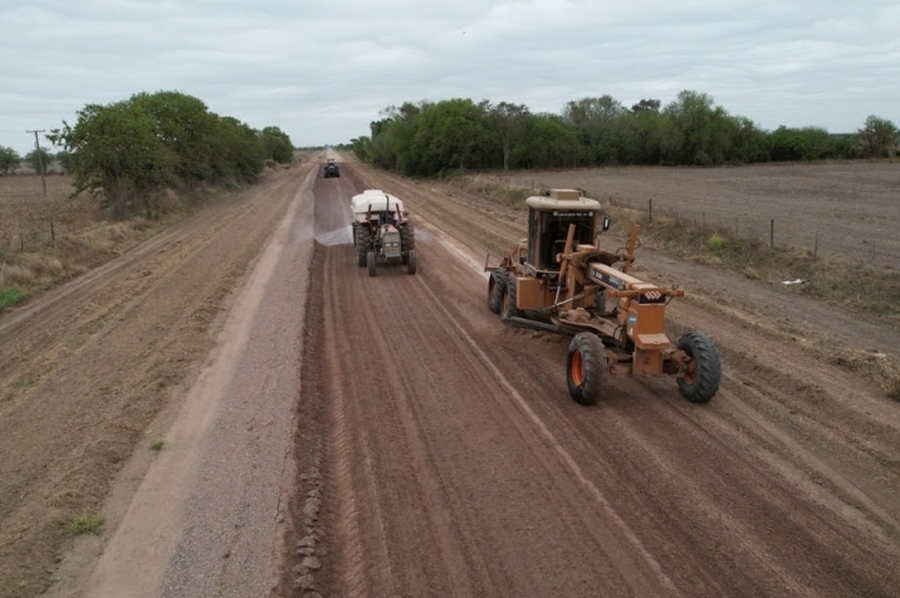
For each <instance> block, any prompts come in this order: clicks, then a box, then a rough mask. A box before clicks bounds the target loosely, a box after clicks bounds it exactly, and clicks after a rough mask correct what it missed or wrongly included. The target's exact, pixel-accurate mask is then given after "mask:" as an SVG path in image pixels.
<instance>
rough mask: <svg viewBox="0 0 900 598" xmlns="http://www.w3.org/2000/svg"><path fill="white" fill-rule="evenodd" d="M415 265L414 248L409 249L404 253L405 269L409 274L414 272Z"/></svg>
mask: <svg viewBox="0 0 900 598" xmlns="http://www.w3.org/2000/svg"><path fill="white" fill-rule="evenodd" d="M416 266H417V265H416V250H415V249H410V250H409V252H408V253H407V255H406V271H407V272H409V273H410V274H415V273H416Z"/></svg>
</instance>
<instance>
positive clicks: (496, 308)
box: [487, 268, 506, 314]
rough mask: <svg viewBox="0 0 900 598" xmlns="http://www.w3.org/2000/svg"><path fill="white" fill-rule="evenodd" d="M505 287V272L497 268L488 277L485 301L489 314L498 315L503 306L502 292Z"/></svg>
mask: <svg viewBox="0 0 900 598" xmlns="http://www.w3.org/2000/svg"><path fill="white" fill-rule="evenodd" d="M505 286H506V270H501V269H500V268H497V269H496V270H493V271H492V272H491V275H490V276H488V291H487V301H488V309H490V310H491V313H495V314H499V313H500V308H501V307H502V306H503V290H504V287H505Z"/></svg>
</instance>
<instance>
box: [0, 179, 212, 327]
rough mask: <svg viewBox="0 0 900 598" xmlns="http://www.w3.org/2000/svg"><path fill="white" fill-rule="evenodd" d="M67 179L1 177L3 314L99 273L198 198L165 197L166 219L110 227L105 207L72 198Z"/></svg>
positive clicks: (137, 219) (83, 198) (85, 198)
mask: <svg viewBox="0 0 900 598" xmlns="http://www.w3.org/2000/svg"><path fill="white" fill-rule="evenodd" d="M71 193H72V182H71V179H70V178H69V177H66V176H51V177H47V194H46V195H44V194H43V191H42V187H41V183H40V177H37V176H27V175H19V176H7V177H0V216H2V217H0V309H4V308H5V307H9V306H11V305H15V304H16V303H19V302H21V301H23V300H25V299H27V298H28V297H29V296H30V295H32V294H34V293H37V292H40V291H42V290H45V289H47V288H49V287H52V286H53V285H55V284H58V283H59V282H61V281H64V280H67V279H70V278H72V277H74V276H77V275H78V274H81V273H82V272H85V271H87V270H89V269H91V268H94V267H96V266H98V265H100V264H102V263H104V262H106V261H108V260H109V259H111V258H112V257H115V256H116V255H119V254H121V253H122V252H123V251H125V250H126V249H127V248H129V247H131V246H133V245H135V244H136V243H138V242H140V241H141V240H143V239H145V238H147V237H148V236H150V235H152V234H153V233H154V232H155V231H156V230H159V229H160V228H162V227H164V226H166V225H167V224H168V223H170V222H171V221H173V220H176V219H178V218H180V217H182V216H183V213H184V211H185V210H186V209H189V204H191V203H193V202H194V201H196V199H195V198H179V197H178V196H175V195H174V194H169V195H167V197H166V200H165V204H166V209H167V214H168V215H167V216H166V217H165V218H161V219H159V220H154V221H148V220H146V219H145V218H142V217H135V218H131V219H129V220H123V221H118V222H109V221H107V219H106V215H105V213H104V211H103V209H102V207H101V205H100V201H99V200H98V199H96V198H91V197H89V196H87V195H85V194H81V195H79V196H78V197H74V198H73V197H71Z"/></svg>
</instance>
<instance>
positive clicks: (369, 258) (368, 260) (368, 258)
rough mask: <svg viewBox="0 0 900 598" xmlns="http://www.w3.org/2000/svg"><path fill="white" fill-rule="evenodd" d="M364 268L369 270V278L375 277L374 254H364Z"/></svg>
mask: <svg viewBox="0 0 900 598" xmlns="http://www.w3.org/2000/svg"><path fill="white" fill-rule="evenodd" d="M366 267H367V268H368V269H369V276H375V274H376V270H375V252H374V251H370V252H369V253H367V254H366Z"/></svg>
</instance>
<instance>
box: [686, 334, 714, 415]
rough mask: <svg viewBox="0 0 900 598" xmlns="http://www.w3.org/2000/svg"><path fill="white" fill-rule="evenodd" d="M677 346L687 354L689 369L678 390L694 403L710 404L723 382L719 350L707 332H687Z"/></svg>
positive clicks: (687, 368)
mask: <svg viewBox="0 0 900 598" xmlns="http://www.w3.org/2000/svg"><path fill="white" fill-rule="evenodd" d="M676 346H677V347H678V348H679V349H681V350H682V351H684V352H685V353H686V354H687V367H686V369H685V371H684V372H683V373H682V375H681V376H680V377H679V378H678V390H680V391H681V394H682V396H684V398H686V399H687V400H688V401H691V402H692V403H706V402H708V401H709V400H710V399H712V398H713V397H714V396H715V395H716V392H718V390H719V383H720V382H721V381H722V359H721V357H719V348H718V347H716V343H715V342H714V341H713V339H712V338H711V337H710V336H709V335H708V334H706V333H705V332H687V333H685V334H683V335H682V336H681V338H679V339H678V344H677V345H676Z"/></svg>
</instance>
